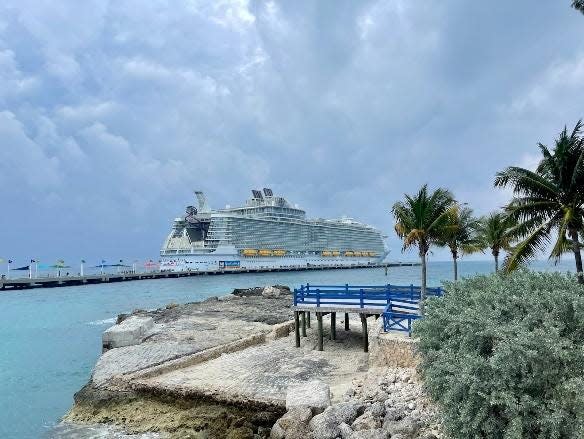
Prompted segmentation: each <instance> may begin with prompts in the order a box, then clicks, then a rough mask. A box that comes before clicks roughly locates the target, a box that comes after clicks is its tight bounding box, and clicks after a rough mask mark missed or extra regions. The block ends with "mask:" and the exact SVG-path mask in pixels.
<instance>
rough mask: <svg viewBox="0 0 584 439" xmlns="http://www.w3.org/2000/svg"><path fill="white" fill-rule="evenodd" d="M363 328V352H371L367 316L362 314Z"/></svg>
mask: <svg viewBox="0 0 584 439" xmlns="http://www.w3.org/2000/svg"><path fill="white" fill-rule="evenodd" d="M361 327H362V328H363V352H369V334H368V333H367V315H366V314H361Z"/></svg>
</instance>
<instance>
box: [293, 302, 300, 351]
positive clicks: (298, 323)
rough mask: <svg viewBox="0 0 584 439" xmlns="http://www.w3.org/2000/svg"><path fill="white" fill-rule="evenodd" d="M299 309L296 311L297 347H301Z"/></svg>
mask: <svg viewBox="0 0 584 439" xmlns="http://www.w3.org/2000/svg"><path fill="white" fill-rule="evenodd" d="M298 314H299V312H298V311H294V335H295V337H296V347H297V348H299V347H300V322H299V318H298Z"/></svg>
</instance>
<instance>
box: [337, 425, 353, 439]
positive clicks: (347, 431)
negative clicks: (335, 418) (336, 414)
mask: <svg viewBox="0 0 584 439" xmlns="http://www.w3.org/2000/svg"><path fill="white" fill-rule="evenodd" d="M339 431H340V432H341V437H342V438H343V439H349V438H350V437H351V435H352V434H353V429H352V428H351V427H349V426H348V425H347V424H346V423H344V422H343V423H341V424H340V425H339Z"/></svg>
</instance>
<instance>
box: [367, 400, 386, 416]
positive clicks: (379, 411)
mask: <svg viewBox="0 0 584 439" xmlns="http://www.w3.org/2000/svg"><path fill="white" fill-rule="evenodd" d="M367 412H369V413H371V414H372V415H373V416H375V417H376V418H383V416H384V415H385V405H383V403H381V402H374V403H373V404H371V407H369V408H368V409H367Z"/></svg>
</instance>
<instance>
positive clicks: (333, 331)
mask: <svg viewBox="0 0 584 439" xmlns="http://www.w3.org/2000/svg"><path fill="white" fill-rule="evenodd" d="M336 339H337V313H336V312H331V340H336Z"/></svg>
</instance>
